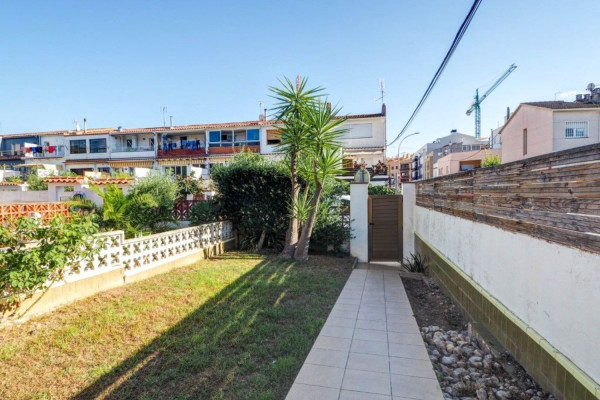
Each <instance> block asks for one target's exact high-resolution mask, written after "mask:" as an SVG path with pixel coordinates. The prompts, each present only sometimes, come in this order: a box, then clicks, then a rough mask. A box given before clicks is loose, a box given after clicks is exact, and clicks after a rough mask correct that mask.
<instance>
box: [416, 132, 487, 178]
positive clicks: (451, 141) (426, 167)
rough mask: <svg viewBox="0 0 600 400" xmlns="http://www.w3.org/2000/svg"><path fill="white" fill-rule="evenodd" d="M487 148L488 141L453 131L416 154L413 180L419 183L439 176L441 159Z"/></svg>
mask: <svg viewBox="0 0 600 400" xmlns="http://www.w3.org/2000/svg"><path fill="white" fill-rule="evenodd" d="M485 147H487V139H478V138H476V137H474V136H470V135H465V134H463V133H458V132H457V131H456V130H452V131H451V132H450V135H448V136H444V137H441V138H438V139H436V140H434V141H433V142H431V143H427V144H425V145H423V147H421V148H420V149H419V150H417V151H416V152H415V154H414V155H413V162H412V168H411V169H412V180H413V181H418V180H421V179H429V178H434V177H436V176H438V172H437V171H438V168H437V162H438V159H439V158H440V157H443V156H445V155H447V154H449V153H452V152H462V151H471V150H481V149H483V148H485Z"/></svg>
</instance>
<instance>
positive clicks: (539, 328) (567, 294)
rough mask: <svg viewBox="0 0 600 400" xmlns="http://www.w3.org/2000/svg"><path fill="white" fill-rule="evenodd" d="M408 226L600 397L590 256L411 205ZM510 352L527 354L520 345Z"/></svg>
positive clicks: (598, 300) (596, 280)
mask: <svg viewBox="0 0 600 400" xmlns="http://www.w3.org/2000/svg"><path fill="white" fill-rule="evenodd" d="M404 201H405V204H406V203H407V202H408V199H407V198H406V197H405V200H404ZM405 211H406V206H405ZM404 218H405V221H407V220H410V218H411V217H410V216H407V215H405V217H404ZM412 223H413V224H414V234H415V235H416V236H417V237H418V238H420V239H421V240H422V241H423V242H425V243H426V244H427V245H428V246H430V247H431V248H432V249H433V250H434V251H436V252H439V253H440V254H441V255H443V257H445V258H447V260H448V261H449V262H450V263H452V264H453V265H455V266H456V268H458V269H459V270H460V271H461V272H462V273H464V274H465V275H466V276H467V277H468V278H469V279H470V280H472V281H473V282H474V285H477V286H480V287H481V288H482V289H483V290H484V291H485V292H486V293H487V296H488V297H490V298H493V299H495V301H497V302H499V303H500V304H501V305H502V306H503V307H506V309H507V310H509V313H511V314H512V315H514V317H515V318H516V319H517V320H518V321H520V322H519V323H520V324H521V326H523V327H524V328H523V329H522V330H523V331H524V332H530V333H532V332H533V333H535V334H539V336H540V337H541V338H542V340H541V341H543V342H546V343H547V345H548V344H549V346H547V347H548V348H550V349H552V348H553V349H554V350H549V351H548V353H549V355H550V356H551V357H553V358H554V359H557V358H561V357H562V358H561V359H563V360H566V361H564V362H563V364H564V363H566V364H569V363H572V367H573V368H572V370H573V371H579V369H580V370H581V371H584V373H581V374H579V373H576V372H573V373H572V374H571V376H575V377H576V379H579V380H586V379H588V378H589V379H591V381H593V382H592V383H591V384H590V382H588V381H586V382H588V386H590V385H591V386H594V385H596V386H597V387H598V390H599V391H598V393H597V394H598V395H600V339H599V338H598V334H597V332H598V330H599V329H600V290H598V288H600V256H599V255H598V254H593V253H588V252H583V251H580V250H577V249H575V248H570V247H565V246H561V245H558V244H553V243H549V242H546V241H544V240H540V239H536V238H533V237H530V236H527V235H524V234H518V233H512V232H508V231H504V230H502V229H499V228H496V227H493V226H490V225H485V224H480V223H477V222H473V221H469V220H466V219H462V218H458V217H454V216H451V215H447V214H442V213H439V212H437V211H433V210H430V209H426V208H423V207H418V206H416V207H414V212H413V216H412ZM404 229H405V230H407V226H406V225H405V227H404ZM405 243H406V238H405ZM467 297H468V296H467ZM494 312H495V311H494ZM516 349H517V350H518V352H519V353H520V352H523V354H526V353H527V349H526V348H519V347H516ZM518 355H519V354H517V358H519V357H518ZM535 365H536V364H535V362H533V363H532V366H533V367H532V368H535ZM586 375H587V376H586ZM554 377H556V373H554ZM557 379H558V378H557ZM553 385H554V383H553ZM591 393H593V391H592V392H591ZM565 398H569V397H565ZM574 398H575V397H573V399H574ZM582 398H583V397H582ZM586 398H587V397H586Z"/></svg>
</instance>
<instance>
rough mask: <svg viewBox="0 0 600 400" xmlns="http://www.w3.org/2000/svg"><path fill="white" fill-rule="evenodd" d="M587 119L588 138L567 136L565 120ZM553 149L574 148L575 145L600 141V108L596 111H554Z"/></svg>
mask: <svg viewBox="0 0 600 400" xmlns="http://www.w3.org/2000/svg"><path fill="white" fill-rule="evenodd" d="M578 121H587V123H588V137H587V138H567V137H565V122H578ZM553 138H554V141H553V142H554V144H553V149H552V150H553V151H559V150H567V149H572V148H573V147H580V146H585V145H588V144H594V143H600V110H595V111H576V110H569V111H559V110H556V111H554V124H553Z"/></svg>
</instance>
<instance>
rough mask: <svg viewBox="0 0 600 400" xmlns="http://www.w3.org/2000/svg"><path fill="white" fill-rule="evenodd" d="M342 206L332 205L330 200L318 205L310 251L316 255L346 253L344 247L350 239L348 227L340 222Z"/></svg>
mask: <svg viewBox="0 0 600 400" xmlns="http://www.w3.org/2000/svg"><path fill="white" fill-rule="evenodd" d="M343 208H344V206H342V205H341V204H334V203H333V202H332V201H331V200H330V199H326V200H323V201H322V202H321V203H320V204H319V211H318V213H317V219H316V221H315V227H314V229H313V233H312V237H311V240H310V251H311V252H316V253H327V252H329V251H333V252H335V253H340V254H341V253H346V252H347V250H346V249H345V248H344V245H345V244H346V243H347V242H348V241H349V240H350V238H351V237H352V235H351V231H350V227H349V226H348V224H344V223H343V221H342V211H343Z"/></svg>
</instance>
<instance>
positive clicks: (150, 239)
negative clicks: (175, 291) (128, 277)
mask: <svg viewBox="0 0 600 400" xmlns="http://www.w3.org/2000/svg"><path fill="white" fill-rule="evenodd" d="M232 238H233V228H232V225H231V222H229V221H224V222H214V223H211V224H204V225H200V226H194V227H191V228H184V229H178V230H175V231H170V232H164V233H158V234H155V235H150V236H145V237H140V238H134V239H127V240H125V241H124V242H123V245H122V248H123V252H122V263H123V266H124V267H125V270H126V271H128V272H135V273H136V272H138V271H141V270H145V269H149V268H153V267H154V266H156V265H159V264H164V263H166V262H168V261H170V260H175V259H178V258H180V257H184V256H186V255H189V254H192V253H194V252H197V251H199V250H200V249H202V248H206V247H210V246H213V245H216V244H218V243H220V242H222V241H225V240H228V239H232Z"/></svg>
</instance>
